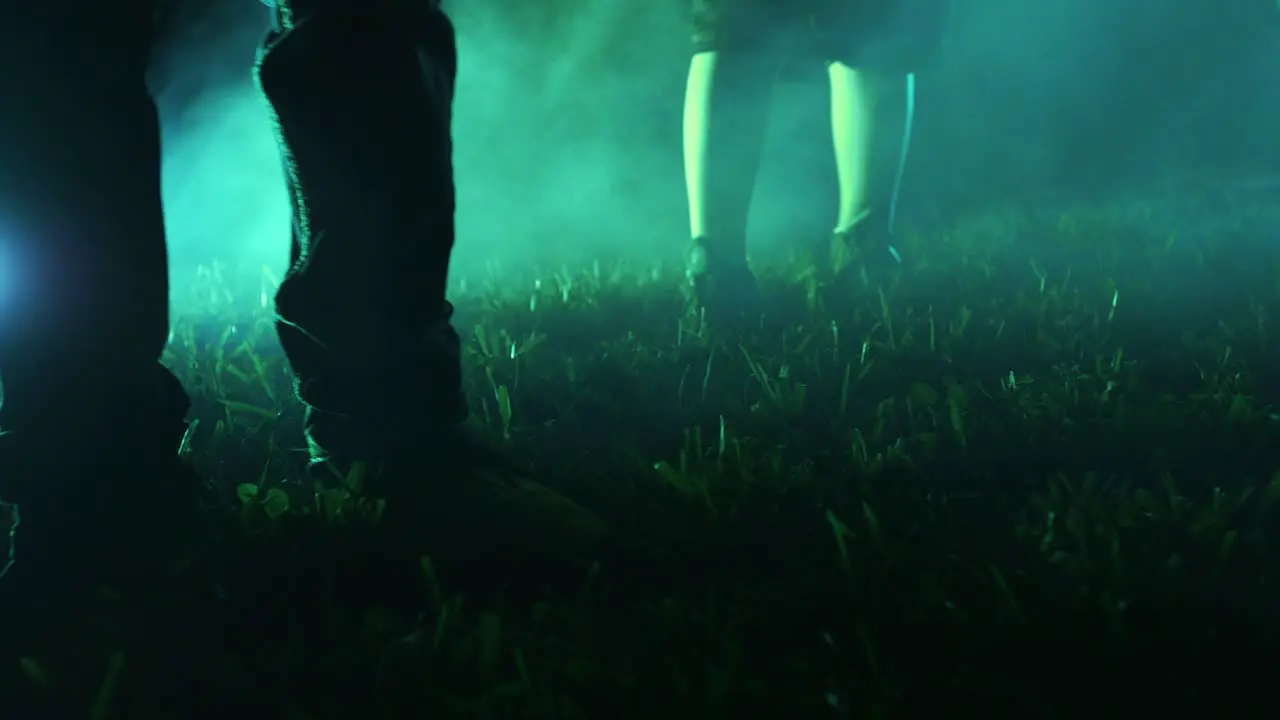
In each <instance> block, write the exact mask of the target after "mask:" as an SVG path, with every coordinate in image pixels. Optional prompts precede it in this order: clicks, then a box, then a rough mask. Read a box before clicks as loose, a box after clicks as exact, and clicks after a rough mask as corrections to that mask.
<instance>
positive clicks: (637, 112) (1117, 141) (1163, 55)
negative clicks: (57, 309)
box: [154, 0, 1280, 306]
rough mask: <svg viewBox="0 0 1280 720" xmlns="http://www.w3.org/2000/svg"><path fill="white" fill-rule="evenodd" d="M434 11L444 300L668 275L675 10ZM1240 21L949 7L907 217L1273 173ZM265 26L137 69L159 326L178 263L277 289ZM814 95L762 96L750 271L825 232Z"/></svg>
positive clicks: (249, 10) (680, 201)
mask: <svg viewBox="0 0 1280 720" xmlns="http://www.w3.org/2000/svg"><path fill="white" fill-rule="evenodd" d="M452 5H453V7H451V8H450V10H451V12H452V14H453V16H454V18H455V22H456V24H457V27H458V33H459V45H460V53H461V68H460V77H459V87H458V97H457V103H456V114H455V118H456V121H455V157H456V164H457V182H458V195H459V211H458V229H459V236H458V243H459V244H458V248H457V251H456V254H455V264H454V267H453V275H454V278H455V280H459V279H463V278H467V279H482V278H484V279H493V278H497V279H499V281H501V279H502V278H504V277H515V276H516V275H517V274H518V275H527V274H528V273H530V272H538V271H550V270H553V269H555V268H556V267H558V266H559V265H561V264H564V263H569V264H574V263H579V262H581V261H584V260H590V259H593V258H613V257H617V256H624V257H626V256H629V257H640V258H663V259H674V258H675V257H676V256H677V254H678V252H679V250H680V249H681V248H682V246H683V243H684V241H685V236H686V233H687V224H686V218H685V214H686V205H685V199H684V188H683V171H682V167H681V156H680V134H681V129H680V123H681V103H682V100H683V92H684V81H685V68H686V63H687V61H688V44H687V40H688V37H687V36H688V26H687V7H686V3H683V2H679V1H678V0H662V1H661V2H657V3H645V4H644V5H643V7H640V6H636V5H634V4H631V3H626V2H623V0H605V1H596V2H588V1H587V0H559V2H556V3H537V2H531V1H526V0H486V1H480V0H470V1H468V2H455V3H452ZM1254 5H1256V6H1257V7H1256V8H1255V7H1254ZM1254 5H1250V4H1249V3H1240V4H1236V5H1232V6H1231V8H1230V9H1229V10H1230V12H1228V11H1227V10H1226V9H1223V8H1221V7H1219V5H1218V4H1215V3H1208V2H1207V0H1206V2H1204V3H1200V2H1193V3H1188V4H1183V5H1179V6H1178V7H1176V8H1174V7H1171V6H1170V5H1169V4H1167V3H1161V2H1155V1H1154V0H1123V1H1121V2H1116V3H1106V4H1101V5H1100V4H1090V6H1089V7H1088V8H1084V7H1083V6H1081V5H1080V4H1079V3H1074V2H1068V1H1067V0H1047V1H1046V2H1043V3H1034V4H1027V3H1022V2H1015V1H1014V0H954V2H953V7H954V12H953V17H952V26H951V31H950V33H949V34H948V37H947V40H946V44H945V47H944V48H943V52H942V55H941V58H940V62H939V65H938V66H937V67H936V68H931V69H928V71H927V72H925V74H923V75H922V76H921V82H920V94H921V96H920V98H919V104H918V107H919V116H918V118H917V126H916V137H915V142H914V146H913V147H914V149H913V154H912V160H911V166H910V171H909V175H908V182H907V186H906V197H905V198H904V203H905V207H906V208H907V210H908V211H909V212H908V220H909V221H910V220H920V219H927V216H929V215H930V214H931V213H933V212H944V213H947V212H952V213H953V212H959V211H966V212H983V211H984V210H983V209H984V208H989V207H991V206H992V205H1000V204H1001V203H1006V202H1008V201H1010V200H1011V199H1012V198H1014V197H1016V196H1031V197H1034V196H1037V195H1039V194H1042V193H1052V194H1065V195H1075V196H1088V195H1090V194H1093V195H1104V196H1105V195H1106V194H1108V193H1111V192H1113V190H1114V188H1116V187H1126V186H1142V185H1143V184H1146V183H1151V182H1163V181H1165V180H1166V179H1167V178H1168V177H1172V176H1187V175H1193V176H1195V175H1199V176H1203V175H1204V174H1206V173H1216V174H1220V175H1222V176H1224V177H1239V176H1243V175H1252V176H1256V175H1258V174H1263V173H1265V172H1266V171H1267V170H1268V169H1269V168H1274V167H1277V166H1280V133H1275V132H1274V127H1275V118H1276V110H1277V108H1280V102H1277V99H1278V97H1280V89H1278V88H1280V86H1277V85H1276V84H1275V83H1268V82H1265V78H1266V77H1268V76H1269V75H1272V74H1273V73H1274V72H1275V71H1276V70H1277V69H1280V68H1278V67H1277V65H1278V64H1280V63H1278V62H1277V60H1276V58H1280V53H1277V52H1274V51H1275V50H1276V48H1277V44H1276V42H1275V38H1274V33H1273V31H1272V30H1271V29H1269V27H1268V26H1267V23H1266V22H1265V20H1266V19H1267V18H1266V16H1265V15H1263V14H1256V13H1260V12H1261V11H1262V10H1264V9H1266V8H1269V7H1270V4H1269V3H1263V2H1261V0H1258V2H1256V3H1254ZM1250 13H1255V14H1253V15H1251V14H1250ZM266 21H267V16H266V13H265V12H264V11H263V9H262V8H261V7H259V6H257V5H256V4H255V3H250V2H246V3H244V4H238V3H224V4H220V5H218V6H217V7H216V8H215V9H214V10H213V11H210V12H196V11H192V12H191V13H190V17H189V18H187V19H186V22H185V23H183V24H182V25H181V27H180V30H179V32H178V33H177V34H176V35H175V37H174V38H173V39H171V41H170V42H168V43H167V44H166V46H165V47H164V48H162V51H161V52H160V53H158V56H157V71H156V79H155V81H154V84H155V85H156V89H157V94H158V96H159V99H160V105H161V111H162V116H163V120H164V124H165V162H164V170H165V174H166V176H165V201H166V212H167V216H168V219H169V231H170V239H171V247H172V266H173V267H174V270H175V277H177V278H179V285H178V287H176V288H175V293H174V298H175V302H176V303H178V304H179V306H180V305H181V304H182V303H183V302H185V301H186V300H185V299H184V296H183V295H182V287H181V278H183V277H184V276H186V275H188V274H189V273H190V272H191V269H192V268H193V267H195V266H197V265H201V264H209V263H210V262H213V261H220V262H223V263H226V264H227V265H228V266H239V267H245V268H250V269H254V268H258V267H266V268H268V269H269V270H270V271H271V273H273V274H276V275H278V274H279V273H281V272H282V271H283V269H284V265H285V258H286V256H287V251H288V222H289V221H288V211H287V199H286V195H285V191H284V187H283V180H282V177H281V170H280V165H279V161H278V156H277V153H276V149H275V147H274V144H273V142H272V137H271V132H270V129H269V127H268V125H267V120H266V114H265V110H264V108H263V106H262V101H261V100H260V98H259V97H258V94H257V91H256V89H255V88H254V86H253V83H252V80H251V78H250V66H251V63H252V59H253V54H254V46H255V44H256V42H257V40H258V39H259V38H260V37H261V35H262V32H263V30H264V28H265V25H266ZM826 94H827V91H826V78H825V73H824V72H823V69H822V67H821V63H818V62H811V63H807V64H806V63H800V64H798V65H797V67H795V68H792V69H791V70H790V71H788V72H787V73H786V74H785V76H784V79H783V81H782V83H781V86H780V87H779V89H778V93H777V96H776V98H777V102H776V104H775V108H774V112H773V113H772V116H771V128H770V132H769V145H768V147H767V149H766V152H765V157H764V163H763V168H762V173H761V178H760V188H759V191H758V192H757V195H756V203H755V206H754V207H753V214H752V243H753V252H755V253H757V254H759V255H771V254H775V251H777V250H781V249H785V248H786V247H787V245H789V244H795V243H799V242H804V241H805V240H806V239H809V238H814V239H817V238H819V237H820V236H821V234H822V233H824V232H826V230H827V229H828V228H829V226H830V222H831V219H832V215H833V212H834V195H835V187H834V173H833V171H832V167H831V158H830V131H829V127H828V122H829V120H828V107H827V97H826ZM886 102H898V100H897V99H891V100H887V101H886ZM336 111H338V110H336ZM892 130H896V128H891V129H889V132H888V133H887V134H888V136H890V137H891V136H892V132H891V131H892ZM881 132H882V133H886V132H887V131H886V129H884V128H882V129H881ZM880 182H882V183H883V179H880ZM1199 221H1203V218H1201V219H1199ZM517 271H518V272H517ZM252 300H256V298H253V299H251V301H252Z"/></svg>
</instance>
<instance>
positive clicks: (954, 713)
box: [23, 193, 1280, 719]
mask: <svg viewBox="0 0 1280 720" xmlns="http://www.w3.org/2000/svg"><path fill="white" fill-rule="evenodd" d="M1267 212H1268V211H1267V210H1266V209H1265V208H1263V209H1259V208H1256V207H1235V206H1229V207H1226V208H1224V207H1223V206H1222V201H1221V200H1220V199H1218V198H1216V197H1215V196H1214V194H1213V193H1201V194H1196V195H1195V196H1194V197H1191V198H1187V199H1184V200H1183V201H1181V202H1180V203H1179V204H1178V205H1177V206H1176V207H1174V208H1172V209H1168V208H1166V207H1165V206H1153V205H1144V204H1143V203H1139V202H1128V201H1126V202H1119V203H1116V204H1115V205H1114V206H1108V207H1102V208H1099V207H1094V208H1092V209H1090V208H1080V209H1074V210H1070V211H1068V212H1065V213H1064V212H1057V211H1048V210H1039V209H1037V208H1036V207H1034V206H1027V207H1019V208H1011V209H1009V210H1008V211H1007V212H1004V213H990V214H987V215H985V216H983V217H981V218H978V219H976V220H972V221H968V222H964V223H957V224H953V225H952V226H949V227H946V228H943V229H941V230H936V231H932V232H929V233H924V234H919V235H912V236H909V237H906V238H904V239H903V240H902V242H901V244H900V246H899V249H900V251H901V253H902V256H903V258H904V260H905V262H904V264H903V265H901V266H897V265H895V264H893V263H892V262H890V263H886V264H874V265H872V266H870V267H868V268H867V269H866V271H865V274H863V273H857V272H855V273H854V276H853V277H852V278H851V279H850V280H849V282H847V283H843V284H840V285H836V286H832V285H823V284H821V283H819V282H818V281H817V279H816V278H817V275H816V274H815V273H814V272H812V266H811V265H810V264H807V263H805V262H803V261H800V260H795V261H792V262H780V263H777V264H774V265H771V266H769V267H765V268H762V275H763V277H764V284H765V295H766V299H767V306H768V312H767V313H766V314H765V315H764V316H763V317H762V318H760V319H759V321H758V322H756V323H753V324H752V325H751V327H749V328H748V329H747V330H746V331H744V332H743V333H741V334H740V335H732V336H727V337H726V336H724V335H723V334H718V333H715V332H704V331H703V329H702V328H700V327H699V326H698V323H697V322H696V321H695V320H694V319H690V318H685V317H684V316H683V312H682V308H683V300H682V298H681V291H680V285H681V282H682V276H681V274H680V273H679V272H678V271H677V269H676V268H673V267H668V268H666V269H665V270H664V269H655V268H650V267H643V266H627V265H598V266H592V267H586V268H582V269H567V270H565V271H563V272H560V273H557V274H549V275H546V276H544V277H540V278H535V277H528V278H524V279H520V280H510V279H505V280H504V281H503V282H502V283H501V285H499V284H497V283H489V284H488V285H486V283H483V282H478V281H472V282H470V283H469V285H468V288H467V290H466V291H465V292H463V293H462V294H461V295H460V296H459V297H457V298H456V300H457V302H458V305H459V317H460V321H459V330H460V331H461V333H462V335H463V336H464V338H465V340H466V349H467V354H466V363H467V371H468V372H467V378H468V383H469V392H470V397H471V400H472V403H473V418H472V421H473V422H474V424H475V425H476V426H477V428H478V429H479V430H480V431H481V432H483V433H487V434H488V435H489V436H490V437H491V438H492V439H493V440H494V441H495V442H496V443H501V444H505V445H506V446H507V448H508V449H509V451H510V453H511V454H512V456H514V457H516V458H519V459H521V460H522V461H525V462H527V463H529V464H530V465H532V466H533V467H534V468H535V469H536V470H537V471H538V472H539V473H541V474H543V475H545V476H546V477H547V479H548V483H549V484H551V485H553V486H555V487H557V488H559V489H561V490H563V491H564V492H566V493H568V494H570V495H572V496H574V497H575V498H577V499H579V500H580V501H582V502H583V503H585V504H587V505H589V506H591V507H593V508H596V509H598V510H599V511H600V512H601V513H603V514H604V515H606V516H607V517H609V518H610V519H611V520H612V521H614V522H615V523H617V524H618V525H619V526H620V527H623V528H625V530H626V531H627V532H631V533H636V534H638V535H640V536H652V537H655V538H665V539H675V540H678V542H679V543H683V544H684V545H683V546H685V547H689V548H690V556H691V557H692V556H693V555H698V556H699V557H703V558H705V553H702V549H703V548H706V547H714V548H717V551H716V553H717V554H716V557H722V558H723V564H722V565H720V566H718V567H706V566H705V563H700V564H696V565H697V566H696V567H695V563H693V562H692V561H691V563H690V566H689V568H688V572H687V573H684V574H681V572H680V570H679V568H678V567H677V569H676V570H675V571H673V572H672V573H671V575H670V576H667V579H666V580H665V581H664V582H655V583H652V584H651V583H648V582H646V580H645V576H644V575H642V574H639V572H638V571H633V570H634V569H632V568H628V567H625V566H623V567H618V566H607V565H600V566H597V567H596V568H594V569H593V570H592V571H590V572H588V573H584V576H583V577H582V578H581V581H580V582H579V583H577V584H576V585H575V586H572V587H569V588H566V587H565V586H564V584H563V583H558V584H556V586H554V587H551V586H550V585H548V586H547V587H542V586H537V587H531V586H525V587H519V588H509V589H508V590H509V591H508V592H504V593H495V592H492V591H487V592H485V593H483V594H476V593H472V592H471V591H470V590H469V589H468V588H467V587H464V586H456V585H452V584H451V583H450V581H449V578H448V577H447V576H446V575H442V574H440V573H437V572H435V570H436V568H435V565H434V564H433V563H432V562H431V561H430V559H429V557H426V558H423V562H422V563H421V567H420V568H408V571H409V572H411V573H414V574H416V575H417V576H420V582H421V583H422V587H423V588H425V590H424V592H423V595H424V596H425V597H426V599H425V601H423V602H422V603H420V606H419V607H415V608H404V607H394V603H392V602H390V601H388V600H387V598H385V597H383V596H382V595H381V594H380V590H379V588H382V587H384V584H383V583H384V580H385V578H383V577H381V576H382V575H383V574H394V573H399V572H402V571H404V570H405V568H390V567H387V563H385V562H380V561H379V557H380V555H379V551H378V548H379V543H380V542H382V540H380V538H379V536H378V529H377V523H376V501H375V500H374V499H368V498H360V497H357V496H355V495H353V494H351V493H349V492H348V491H346V490H344V489H342V488H337V489H331V490H327V491H324V492H323V493H321V495H320V496H316V495H315V493H314V490H313V488H311V487H310V486H309V485H307V484H306V483H304V482H303V481H302V478H301V475H300V472H299V470H300V468H301V465H302V462H303V460H304V454H303V453H302V452H301V451H300V450H299V449H298V448H300V447H301V441H300V437H299V431H298V426H299V419H300V412H299V409H298V408H297V406H296V405H295V403H294V402H293V400H292V399H291V396H290V381H289V377H288V374H287V371H286V368H285V366H284V365H283V361H282V359H281V357H280V356H279V354H278V352H277V351H276V350H275V349H274V347H275V346H274V340H273V339H272V332H273V330H272V327H271V322H270V317H269V316H268V315H267V314H266V313H265V311H264V312H262V313H260V314H258V315H256V316H254V315H250V314H238V315H235V316H229V315H227V314H225V313H224V314H222V315H218V314H214V315H211V316H209V317H204V318H196V317H187V318H184V319H182V320H180V322H179V324H178V327H177V328H176V329H175V334H174V340H173V345H172V349H171V353H170V356H169V362H170V363H171V364H172V366H173V367H174V368H176V369H177V370H178V372H179V373H180V375H181V376H182V378H183V379H184V381H185V382H186V383H187V385H188V387H189V388H190V389H191V391H192V393H193V395H194V398H195V408H194V418H195V420H196V421H197V422H198V425H197V426H196V428H195V431H194V432H193V434H192V436H191V442H190V445H189V447H188V448H186V449H185V451H186V452H188V453H189V457H190V459H191V461H192V462H193V463H194V464H195V465H196V466H197V467H198V468H199V469H200V470H201V472H202V473H204V474H205V475H206V476H207V477H209V478H210V479H212V480H215V481H216V482H218V483H219V485H220V486H221V487H222V488H223V489H224V490H225V492H226V493H227V494H228V496H231V495H235V496H236V497H237V498H239V500H237V502H240V503H242V507H240V508H238V509H237V510H236V511H235V512H236V513H237V514H238V515H239V518H237V519H236V521H235V522H234V523H233V526H234V527H235V528H236V531H235V533H234V536H233V537H232V538H230V539H229V541H228V543H227V546H226V547H225V548H224V549H223V550H222V551H221V552H223V553H225V556H226V557H225V558H223V560H224V562H225V564H226V565H227V566H228V567H230V568H231V569H230V570H228V573H229V574H230V576H233V577H234V578H236V580H235V581H234V582H229V584H228V592H229V595H230V597H229V599H228V600H227V601H226V605H227V607H228V608H233V610H226V609H224V610H223V611H222V612H231V613H233V614H235V615H237V618H236V619H235V620H234V621H233V622H231V623H230V624H229V625H226V627H227V628H228V629H227V630H226V638H225V640H226V642H225V647H224V648H223V652H224V654H225V656H226V657H225V658H222V659H219V661H218V662H216V663H214V665H215V666H216V667H217V668H218V670H217V672H219V673H225V677H226V680H225V684H226V685H225V686H226V687H227V688H228V690H227V692H238V693H244V694H246V695H248V696H259V697H262V698H263V701H262V703H261V704H258V705H256V707H260V708H262V713H263V716H264V717H265V716H267V715H270V716H273V717H287V718H299V719H302V718H316V719H320V718H348V717H395V718H402V717H403V718H430V717H457V718H564V719H570V718H609V717H636V718H656V717H664V716H673V715H679V716H681V717H702V718H740V717H747V716H754V717H778V718H782V717H787V718H823V717H832V718H835V717H851V718H900V717H938V718H941V717H1022V718H1076V717H1090V718H1099V717H1106V718H1110V717H1128V718H1133V717H1193V716H1195V717H1224V718H1227V717H1229V718H1260V717H1263V716H1267V715H1270V711H1272V710H1274V709H1275V706H1276V705H1277V703H1276V702H1275V699H1276V696H1275V692H1274V689H1273V688H1272V681H1273V680H1274V677H1273V676H1274V668H1275V667H1277V665H1276V662H1277V661H1280V622H1277V613H1278V612H1280V585H1277V580H1278V578H1280V563H1278V562H1277V558H1280V415H1278V414H1277V412H1278V410H1277V406H1280V342H1278V339H1280V334H1278V332H1277V330H1276V328H1275V327H1274V323H1275V322H1277V320H1276V318H1277V313H1278V312H1280V243H1277V242H1276V241H1277V240H1280V237H1277V233H1276V232H1275V229H1276V228H1277V227H1280V226H1278V225H1276V224H1275V223H1274V219H1273V218H1271V217H1269V216H1268V215H1267ZM1166 214H1167V215H1168V217H1166ZM205 282H207V283H208V285H207V287H201V288H197V289H198V290H199V291H200V292H205V293H209V295H210V297H215V296H218V295H219V294H226V293H238V292H240V289H241V288H240V281H239V280H238V279H235V278H232V279H228V278H224V277H213V276H207V277H206V278H205ZM243 284H244V286H245V287H251V288H252V289H251V290H250V291H249V294H250V296H256V295H257V292H258V290H257V284H258V280H257V279H256V278H247V279H245V280H244V283H243ZM671 562H672V563H673V564H675V565H676V566H678V565H679V563H681V562H682V557H681V555H680V553H678V552H676V553H673V554H672V557H671ZM672 578H674V580H673V579H672ZM526 585H527V584H526ZM210 622H214V621H213V620H212V619H211V620H210ZM218 622H225V620H219V621H218ZM406 636H408V637H411V638H412V640H413V641H412V642H404V641H402V639H403V638H405V637H406ZM396 641H400V642H396ZM86 646H92V647H94V648H96V649H97V651H98V654H97V655H94V654H92V653H88V651H84V653H88V654H87V655H86V654H84V653H82V655H81V659H80V660H79V661H78V662H79V663H80V666H81V667H87V668H94V667H102V668H104V669H105V668H107V667H108V663H107V660H106V658H107V657H108V655H109V654H110V650H111V648H109V647H107V646H105V645H103V644H102V643H97V644H96V645H95V644H94V643H93V642H90V641H89V640H86ZM388 648H392V649H391V650H388ZM85 657H90V658H100V659H99V660H94V659H85ZM49 662H50V666H54V665H56V662H55V661H53V660H51V661H49ZM95 662H98V663H99V665H94V663H95ZM29 670H30V669H29ZM104 673H105V670H104ZM104 673H97V674H95V673H93V672H89V671H85V672H82V673H81V674H80V675H79V676H78V677H79V682H80V683H81V684H82V685H83V687H79V689H78V692H82V693H84V697H86V698H92V697H93V696H94V694H95V693H97V692H99V691H100V690H101V688H99V685H100V684H102V685H110V684H111V683H113V682H114V680H112V676H111V675H110V673H105V674H104ZM28 675H31V676H32V677H37V678H43V679H42V680H41V681H42V682H46V683H56V682H58V680H56V678H55V679H53V680H51V679H50V677H49V676H48V675H42V674H41V673H38V672H35V671H31V672H29V673H28ZM100 677H106V678H107V680H106V681H100V680H99V678H100ZM23 682H36V680H25V681H23ZM63 682H69V681H63ZM215 684H217V682H215ZM230 688H234V690H231V689H230ZM64 689H65V690H66V691H67V692H70V691H71V690H70V689H69V688H64ZM153 690H154V691H156V692H159V690H156V689H155V688H145V687H144V688H142V689H141V690H138V689H134V690H133V692H143V693H145V692H148V691H153ZM95 717H97V716H95ZM102 717H107V716H105V715H104V716H102Z"/></svg>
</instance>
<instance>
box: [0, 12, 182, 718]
mask: <svg viewBox="0 0 1280 720" xmlns="http://www.w3.org/2000/svg"><path fill="white" fill-rule="evenodd" d="M152 22H153V17H152V6H151V3H150V2H142V1H134V2H131V1H129V0H120V1H117V2H106V1H105V0H83V1H72V2H58V3H32V2H9V1H8V0H4V1H3V2H0V98H3V99H4V100H3V102H2V103H0V283H2V284H0V377H2V378H3V383H4V400H3V406H0V427H2V428H3V431H4V434H3V436H2V437H0V497H3V499H4V500H6V501H8V502H16V503H17V504H18V507H19V512H20V519H21V524H20V525H19V526H18V528H17V531H16V533H15V542H16V547H15V553H14V564H13V565H12V567H11V568H10V570H9V573H8V574H7V576H5V577H3V578H0V621H3V623H4V628H3V629H2V630H0V634H2V635H3V637H4V640H3V642H0V649H2V650H3V652H2V653H0V655H2V656H6V659H8V657H9V654H10V653H21V652H28V651H31V650H33V649H35V648H38V647H41V646H48V645H51V644H52V645H54V646H57V647H60V649H62V650H65V649H66V648H67V647H69V645H68V644H67V642H68V641H67V640H66V639H65V638H63V639H62V640H59V639H58V638H59V633H64V632H77V631H79V630H82V629H83V628H82V625H81V622H82V621H83V617H82V616H81V615H80V614H79V613H78V612H77V611H78V610H79V609H81V604H82V603H84V602H86V601H89V600H91V599H92V598H93V594H92V593H91V592H90V588H91V586H92V585H94V584H95V583H97V582H109V583H110V584H112V585H113V586H115V587H117V588H119V589H122V590H125V591H126V592H130V591H133V590H137V589H139V588H141V587H142V586H144V585H145V586H148V587H149V586H150V584H151V583H152V582H153V581H154V580H155V579H157V578H159V577H160V576H161V570H162V569H163V568H162V563H164V562H166V561H168V560H171V558H169V557H167V553H169V552H171V551H175V550H177V549H178V546H179V545H180V543H181V540H180V539H179V537H180V534H181V533H182V532H183V531H185V530H188V529H190V528H189V527H188V526H189V525H191V524H192V522H191V518H192V513H191V512H190V511H192V510H194V509H195V502H196V494H197V493H198V492H199V491H200V487H199V485H198V481H197V480H196V479H195V477H194V475H192V474H190V473H184V472H182V471H181V469H180V468H181V466H180V463H179V461H178V458H177V445H178V442H179V440H180V438H181V433H182V430H183V426H182V422H181V421H182V418H183V415H184V413H185V412H186V409H187V399H186V396H185V395H184V394H183V392H182V390H181V388H180V387H179V386H178V383H177V380H176V379H175V378H174V377H173V376H172V375H171V374H169V373H168V372H167V371H165V370H164V369H163V368H162V367H161V366H160V365H159V358H160V354H161V352H162V350H163V348H164V345H165V342H166V338H167V336H168V332H169V327H168V284H167V261H166V255H165V237H164V227H163V221H162V215H161V205H160V133H159V126H158V121H157V116H156V110H155V107H154V106H153V104H152V101H151V98H150V97H149V95H148V93H147V89H146V87H145V85H144V74H145V70H146V65H147V62H148V56H149V53H150V48H151V44H152V37H151V35H152ZM153 551H155V552H154V553H153ZM2 565H3V563H0V566H2ZM175 630H176V628H175V627H172V626H166V627H165V628H164V631H165V632H166V633H167V634H168V635H169V636H170V637H177V636H178V635H180V633H175V632H174V631H175ZM183 637H184V638H187V639H188V640H189V637H188V636H183ZM188 644H189V643H188ZM11 669H12V666H6V668H5V670H6V671H8V670H11ZM188 672H190V673H197V672H198V670H196V669H194V668H192V669H188ZM171 692H175V693H181V692H182V690H180V689H175V690H171ZM34 716H35V715H33V717H34Z"/></svg>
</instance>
